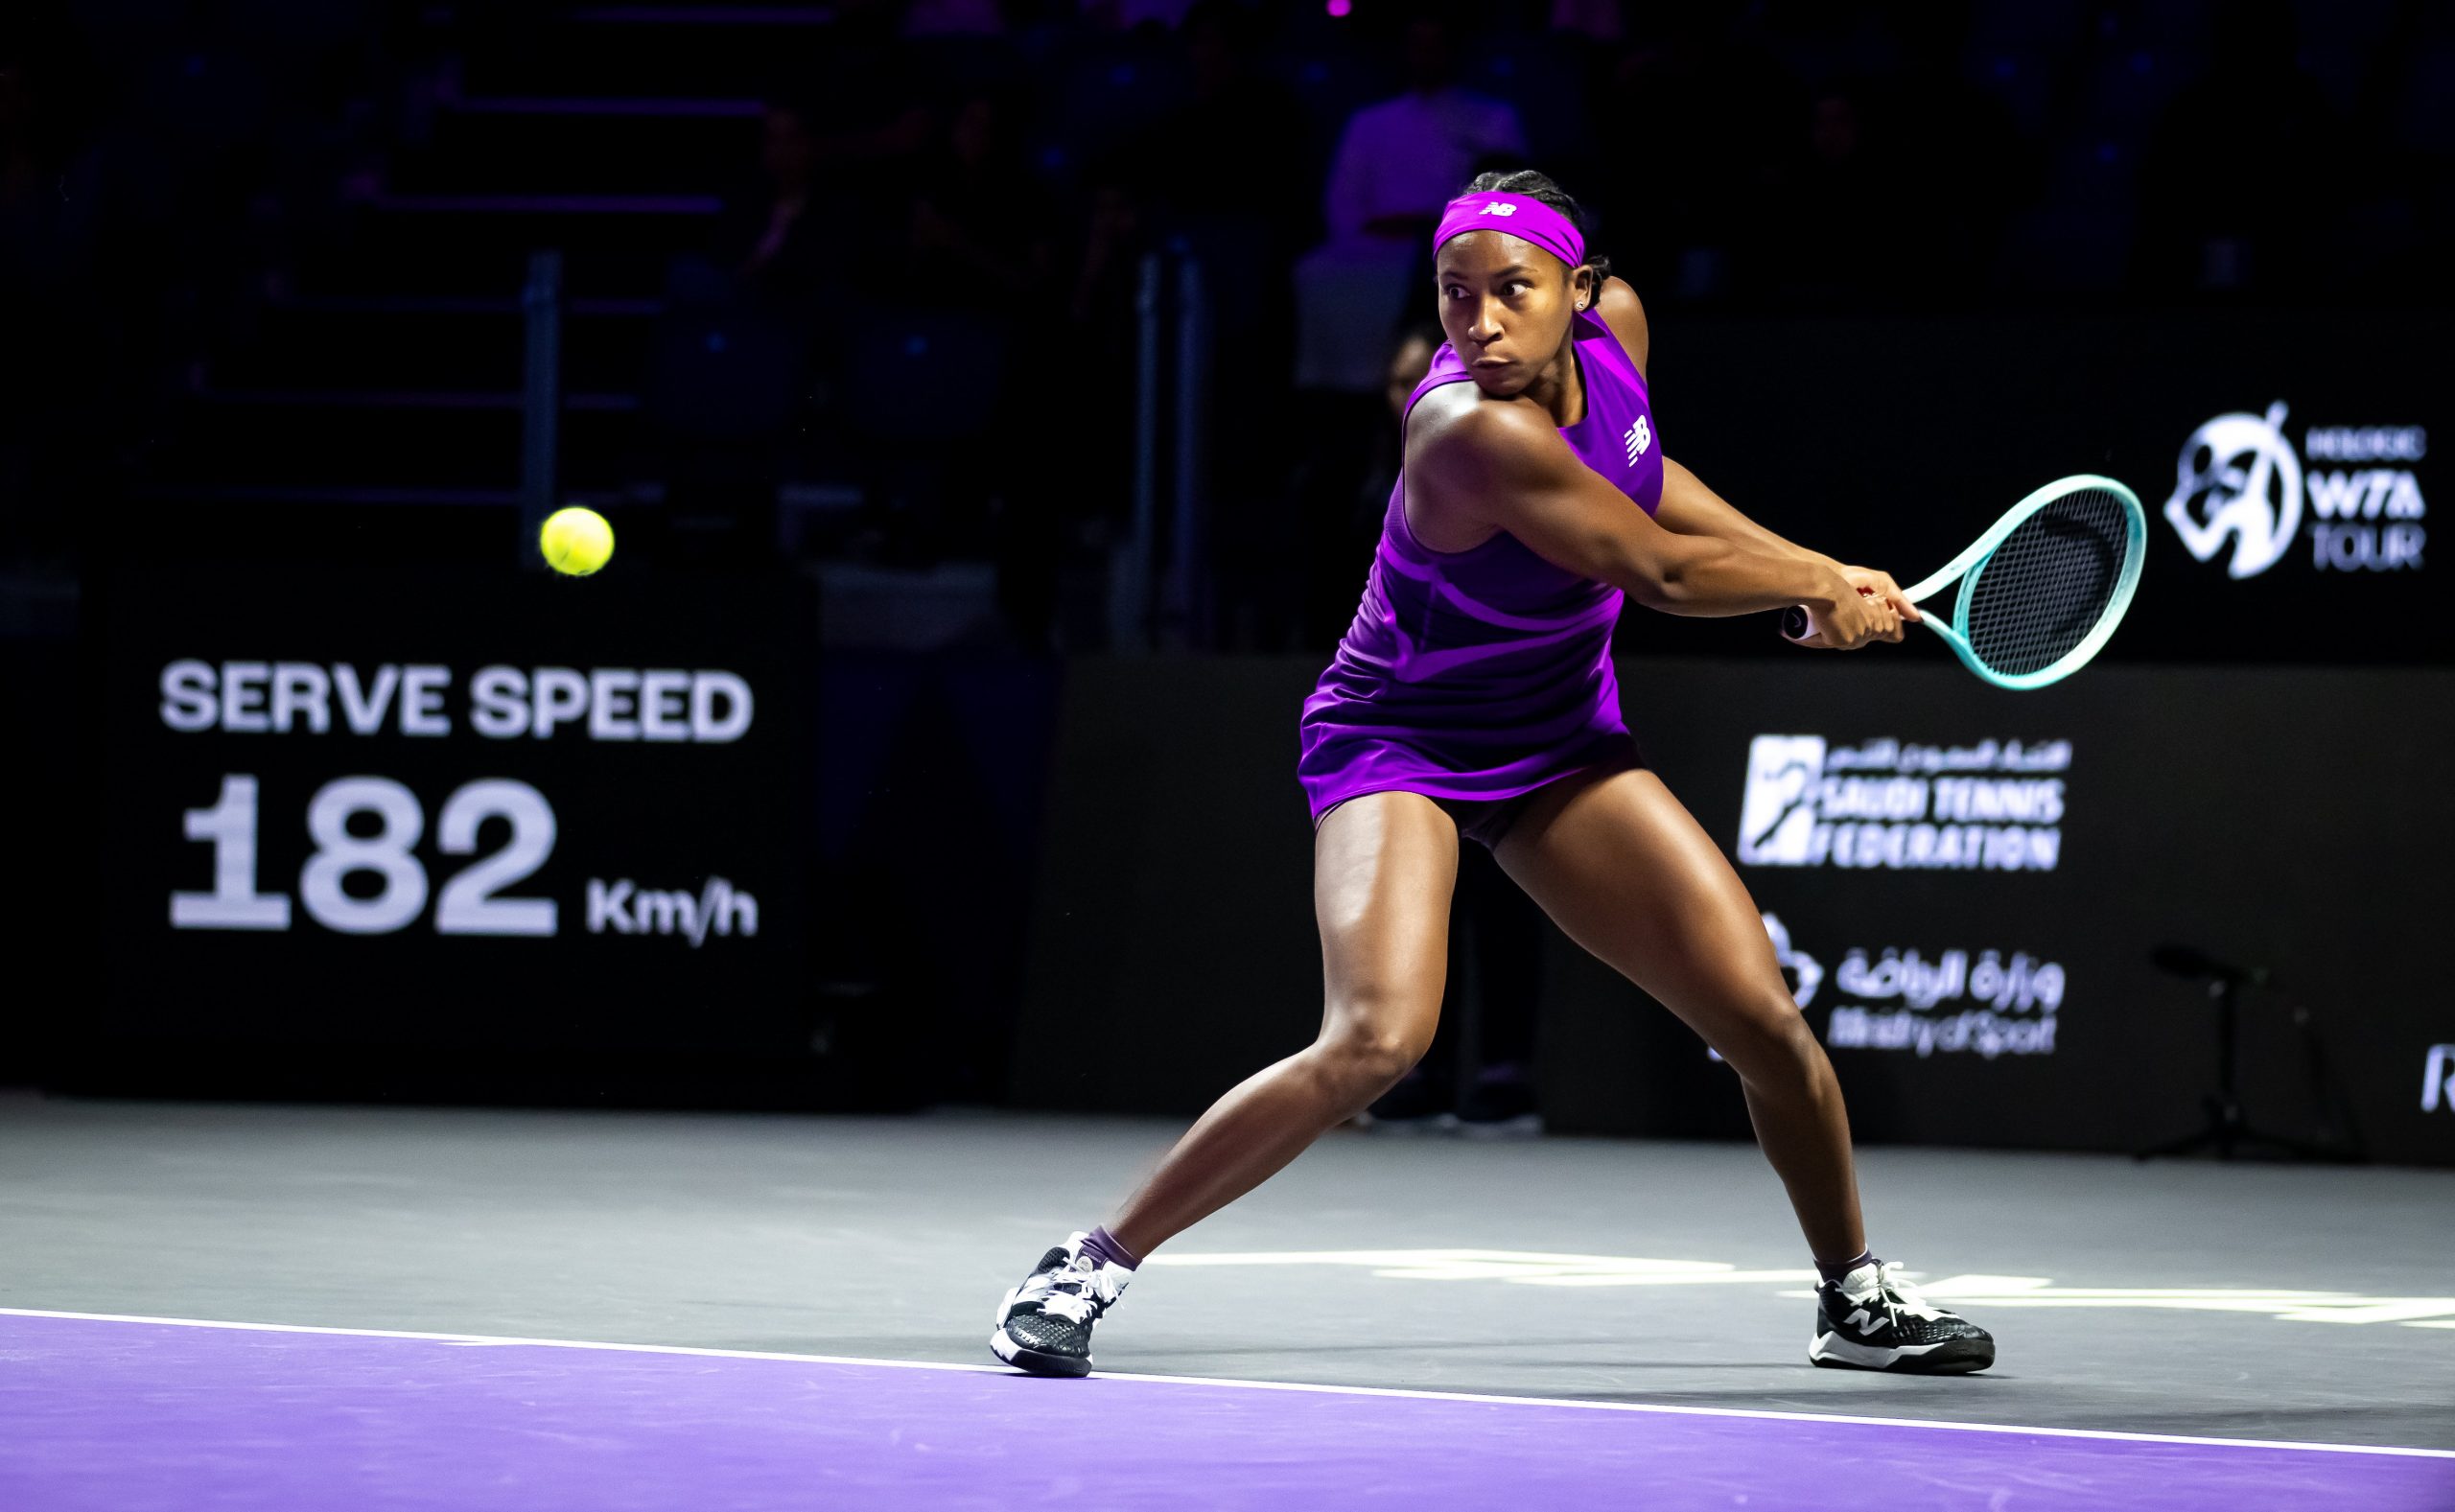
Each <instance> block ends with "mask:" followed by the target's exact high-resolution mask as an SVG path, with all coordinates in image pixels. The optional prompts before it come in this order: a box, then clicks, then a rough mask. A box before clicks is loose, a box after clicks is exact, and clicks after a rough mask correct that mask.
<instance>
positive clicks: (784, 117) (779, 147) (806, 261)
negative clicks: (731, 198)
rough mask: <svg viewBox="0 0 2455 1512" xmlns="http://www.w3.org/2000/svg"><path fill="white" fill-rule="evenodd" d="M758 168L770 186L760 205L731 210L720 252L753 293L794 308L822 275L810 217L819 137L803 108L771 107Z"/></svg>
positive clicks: (719, 243) (721, 226)
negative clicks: (820, 274) (807, 218)
mask: <svg viewBox="0 0 2455 1512" xmlns="http://www.w3.org/2000/svg"><path fill="white" fill-rule="evenodd" d="M818 167H819V149H818V139H817V137H816V135H815V134H814V133H813V132H812V131H811V130H810V125H809V117H808V114H807V111H806V110H805V109H803V108H802V107H801V106H798V105H780V104H775V103H770V104H769V105H768V106H767V111H766V116H765V122H764V135H763V136H762V138H761V146H760V168H761V169H762V170H763V172H764V174H765V178H766V183H765V185H764V186H763V188H762V190H761V192H760V195H759V196H758V197H757V201H756V202H744V201H739V200H737V202H736V203H734V204H732V205H729V206H728V207H727V213H726V218H725V221H721V222H719V230H718V232H717V254H716V255H717V257H718V259H719V261H720V263H721V264H722V265H723V266H724V267H726V268H729V269H730V270H731V271H732V273H733V275H734V276H735V277H736V278H737V279H739V280H740V281H741V283H742V285H743V287H744V288H745V289H746V290H748V291H751V292H752V293H753V294H755V295H757V296H758V297H760V299H762V300H763V301H764V302H766V303H768V304H770V305H772V306H774V307H776V308H778V309H780V310H788V311H789V310H795V309H796V308H797V307H798V306H799V305H800V304H801V302H802V301H803V300H805V299H806V298H807V296H808V295H809V294H810V293H811V292H812V291H813V290H814V289H815V288H816V286H817V283H818V276H819V273H820V268H819V265H818V252H817V249H816V243H817V241H818V239H819V236H820V234H821V232H820V230H819V228H817V227H815V226H813V225H812V224H811V223H810V222H809V221H807V220H806V219H805V217H806V216H807V212H808V210H809V200H810V191H811V188H812V186H813V185H814V184H815V183H816V182H817V177H818Z"/></svg>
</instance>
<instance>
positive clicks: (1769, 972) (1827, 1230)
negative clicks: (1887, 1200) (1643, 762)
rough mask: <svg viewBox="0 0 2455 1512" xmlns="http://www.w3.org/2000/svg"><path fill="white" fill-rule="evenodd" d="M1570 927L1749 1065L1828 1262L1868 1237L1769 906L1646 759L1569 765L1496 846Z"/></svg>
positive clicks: (1504, 864)
mask: <svg viewBox="0 0 2455 1512" xmlns="http://www.w3.org/2000/svg"><path fill="white" fill-rule="evenodd" d="M1494 854H1495V856H1496V857H1497V858H1498V859H1499V861H1500V864H1501V868H1502V870H1504V871H1506V872H1508V874H1509V875H1510V876H1511V877H1512V878H1514V879H1515V880H1516V882H1517V884H1518V885H1519V886H1520V887H1523V888H1524V889H1525V890H1526V892H1527V894H1528V895H1529V896H1531V897H1532V898H1533V899H1534V901H1535V902H1536V903H1538V904H1540V905H1541V906H1542V908H1543V911H1544V912H1545V913H1547V914H1549V915H1551V916H1552V919H1553V921H1554V922H1555V923H1556V924H1558V925H1559V926H1560V928H1561V929H1562V930H1563V931H1565V932H1566V933H1567V935H1568V936H1569V938H1570V939H1572V940H1574V941H1576V942H1578V944H1580V945H1582V946H1584V947H1585V948H1586V949H1587V950H1588V951H1590V952H1592V953H1593V954H1594V955H1595V956H1596V957H1597V958H1598V959H1600V960H1601V961H1602V963H1603V964H1604V965H1608V966H1610V967H1612V968H1613V969H1614V970H1616V971H1618V972H1619V973H1620V974H1621V975H1622V976H1625V977H1626V978H1627V979H1628V980H1629V981H1631V982H1633V983H1635V984H1636V985H1637V986H1638V987H1640V988H1642V989H1645V990H1646V991H1647V992H1648V993H1649V994H1650V995H1651V996H1653V997H1654V998H1655V999H1656V1000H1657V1001H1659V1002H1660V1003H1661V1004H1662V1005H1663V1006H1664V1007H1666V1008H1668V1009H1670V1010H1671V1011H1672V1012H1673V1013H1676V1014H1678V1015H1679V1017H1680V1018H1681V1019H1682V1020H1683V1021H1685V1022H1686V1023H1687V1025H1688V1027H1690V1028H1691V1029H1694V1030H1695V1031H1696V1033H1697V1034H1699V1035H1703V1036H1704V1039H1705V1043H1707V1044H1709V1045H1711V1046H1713V1047H1714V1049H1715V1050H1716V1051H1718V1052H1719V1053H1720V1055H1721V1058H1723V1059H1724V1060H1726V1061H1728V1062H1729V1063H1730V1065H1731V1067H1732V1069H1733V1070H1735V1071H1737V1072H1738V1073H1739V1080H1740V1084H1741V1085H1742V1087H1743V1088H1744V1089H1745V1091H1746V1094H1747V1114H1748V1117H1749V1118H1750V1119H1751V1120H1753V1121H1754V1123H1755V1125H1756V1137H1757V1141H1758V1142H1759V1143H1760V1144H1762V1145H1763V1146H1764V1148H1765V1156H1766V1157H1767V1158H1768V1159H1770V1160H1771V1162H1772V1164H1773V1169H1774V1171H1775V1172H1776V1173H1777V1174H1778V1175H1780V1176H1781V1178H1782V1184H1783V1186H1785V1187H1786V1188H1788V1189H1789V1196H1790V1206H1791V1208H1792V1209H1793V1210H1794V1211H1795V1212H1796V1213H1797V1214H1798V1220H1799V1227H1800V1228H1802V1229H1803V1230H1805V1231H1806V1234H1807V1241H1808V1246H1809V1248H1810V1249H1811V1250H1812V1251H1813V1252H1814V1255H1815V1258H1816V1260H1817V1261H1819V1262H1821V1263H1824V1264H1827V1265H1831V1264H1835V1263H1838V1262H1840V1261H1844V1260H1848V1259H1851V1258H1854V1257H1856V1256H1858V1255H1859V1254H1861V1253H1862V1252H1864V1250H1865V1248H1866V1233H1865V1230H1864V1228H1863V1226H1862V1225H1861V1223H1860V1221H1859V1188H1858V1179H1857V1176H1856V1175H1855V1174H1854V1173H1853V1170H1852V1166H1851V1159H1850V1124H1849V1118H1848V1115H1847V1114H1846V1112H1845V1111H1844V1110H1843V1108H1842V1106H1841V1087H1840V1083H1839V1082H1837V1081H1836V1080H1835V1077H1834V1075H1833V1063H1832V1062H1831V1061H1830V1060H1827V1059H1826V1058H1825V1056H1824V1047H1823V1046H1822V1045H1820V1044H1818V1043H1816V1039H1815V1035H1814V1034H1813V1033H1812V1031H1811V1030H1809V1028H1808V1026H1807V1020H1806V1019H1805V1017H1804V1016H1802V1015H1801V1014H1800V1012H1799V1011H1798V1006H1797V1004H1795V1003H1794V1002H1792V1001H1791V998H1790V993H1789V988H1788V987H1787V986H1786V985H1785V984H1784V982H1783V981H1782V968H1781V966H1780V965H1778V964H1777V963H1776V962H1775V961H1774V959H1773V945H1772V942H1771V940H1770V939H1769V938H1767V936H1766V935H1765V920H1764V916H1763V915H1761V914H1759V913H1758V912H1757V909H1756V904H1755V902H1754V901H1753V900H1752V899H1751V898H1749V896H1747V889H1746V888H1745V887H1744V886H1743V885H1742V884H1741V882H1740V880H1739V874H1738V873H1737V872H1734V871H1732V870H1731V865H1730V862H1729V861H1728V860H1727V859H1726V858H1725V857H1724V856H1723V855H1722V852H1721V849H1720V848H1719V847H1718V846H1716V845H1715V844H1714V842H1713V839H1712V837H1711V836H1709V835H1707V834H1706V833H1705V831H1704V829H1703V827H1702V826H1699V825H1698V824H1697V823H1696V821H1695V819H1694V818H1693V817H1691V816H1690V814H1689V812H1688V810H1687V809H1686V808H1684V807H1682V806H1681V805H1680V803H1679V801H1678V800H1677V799H1675V798H1673V797H1672V795H1671V790H1670V789H1669V788H1667V787H1665V786H1664V785H1663V783H1662V779H1660V778H1657V777H1655V776H1654V775H1653V774H1652V773H1651V772H1648V771H1645V770H1643V769H1641V768H1640V769H1630V770H1626V771H1617V772H1609V773H1605V774H1602V775H1590V774H1589V775H1581V776H1577V777H1570V778H1564V779H1561V780H1560V781H1558V782H1555V783H1554V784H1553V785H1552V786H1551V787H1549V788H1546V789H1544V790H1543V791H1542V792H1541V793H1539V794H1538V795H1536V797H1535V798H1534V799H1533V801H1532V802H1531V803H1528V804H1527V805H1526V807H1525V809H1524V810H1523V811H1522V812H1521V813H1520V814H1519V815H1518V816H1517V819H1516V821H1515V822H1514V823H1513V824H1512V825H1510V826H1509V828H1508V832H1507V833H1506V834H1504V835H1502V836H1501V840H1500V844H1499V846H1498V847H1497V848H1496V849H1495V851H1494Z"/></svg>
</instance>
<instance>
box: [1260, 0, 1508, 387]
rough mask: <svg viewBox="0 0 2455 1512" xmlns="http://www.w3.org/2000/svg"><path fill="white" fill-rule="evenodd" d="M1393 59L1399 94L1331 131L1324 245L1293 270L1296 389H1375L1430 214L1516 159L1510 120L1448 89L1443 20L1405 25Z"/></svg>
mask: <svg viewBox="0 0 2455 1512" xmlns="http://www.w3.org/2000/svg"><path fill="white" fill-rule="evenodd" d="M1403 57H1404V64H1405V74H1406V81H1407V90H1406V93H1404V94H1402V95H1399V96H1398V97H1397V98H1395V99H1393V100H1386V101H1383V102H1382V103H1381V104H1379V105H1367V106H1365V107H1364V108H1363V109H1361V110H1358V111H1357V112H1356V113H1355V115H1354V116H1353V117H1352V118H1350V119H1349V120H1348V122H1347V123H1346V128H1345V130H1344V132H1342V133H1341V135H1340V138H1339V145H1338V151H1337V152H1336V154H1335V155H1334V157H1333V158H1332V161H1331V166H1330V177H1329V184H1328V187H1327V189H1326V191H1325V192H1324V195H1323V197H1322V202H1321V203H1322V213H1323V218H1324V220H1325V221H1326V222H1327V224H1328V230H1329V236H1328V240H1327V241H1325V242H1324V243H1323V244H1321V246H1320V247H1319V248H1317V249H1315V250H1314V251H1313V252H1312V253H1311V254H1309V255H1308V256H1306V257H1305V258H1304V260H1303V261H1302V262H1301V263H1300V264H1298V268H1297V298H1298V320H1299V321H1300V323H1301V329H1300V334H1299V336H1298V344H1297V378H1296V382H1297V385H1298V387H1302V388H1318V389H1333V390H1339V391H1343V392H1347V393H1369V392H1372V391H1373V390H1375V389H1377V388H1379V387H1380V386H1381V382H1382V369H1381V361H1380V355H1381V353H1382V351H1383V349H1384V346H1385V343H1386V341H1387V337H1388V333H1389V330H1390V326H1391V321H1392V320H1393V319H1395V318H1396V317H1397V316H1398V314H1399V312H1400V310H1401V308H1402V305H1401V301H1402V300H1403V299H1405V298H1406V297H1407V296H1408V295H1409V294H1411V293H1418V292H1423V291H1422V290H1421V289H1419V288H1418V287H1417V286H1418V285H1422V284H1425V283H1426V281H1427V279H1428V275H1429V273H1430V265H1431V247H1430V246H1429V245H1428V243H1429V241H1430V239H1431V236H1432V230H1433V227H1434V226H1436V225H1438V223H1439V221H1440V207H1441V206H1442V205H1444V204H1446V203H1448V202H1449V199H1450V198H1451V197H1452V196H1454V195H1456V194H1457V193H1458V189H1459V186H1461V184H1464V183H1465V182H1466V181H1467V180H1468V179H1470V178H1471V177H1473V176H1474V174H1476V173H1478V172H1480V171H1481V170H1483V169H1485V168H1489V167H1498V166H1508V164H1513V163H1522V162H1523V161H1524V158H1525V154H1526V133H1525V130H1524V128H1522V127H1521V126H1520V125H1519V124H1518V119H1517V112H1516V111H1515V110H1514V109H1513V108H1511V107H1510V106H1509V105H1508V103H1507V102H1505V101H1500V100H1493V99H1490V98H1487V97H1485V96H1483V95H1477V94H1471V93H1468V92H1467V91H1465V90H1463V89H1461V88H1459V87H1458V86H1457V83H1456V75H1457V57H1456V43H1455V39H1454V38H1453V36H1452V35H1451V28H1450V23H1449V22H1448V21H1446V20H1444V19H1442V18H1440V17H1438V16H1418V17H1415V19H1413V20H1411V21H1409V22H1408V23H1407V26H1406V31H1405V34H1404V55H1403ZM1426 297H1428V295H1427V296H1426Z"/></svg>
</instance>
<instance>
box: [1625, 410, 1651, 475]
mask: <svg viewBox="0 0 2455 1512" xmlns="http://www.w3.org/2000/svg"><path fill="white" fill-rule="evenodd" d="M1620 439H1621V440H1622V441H1623V442H1625V443H1626V445H1627V448H1628V465H1629V466H1630V467H1634V466H1636V465H1637V458H1639V457H1641V456H1643V455H1645V454H1646V448H1648V447H1649V446H1651V445H1653V427H1651V426H1649V425H1648V424H1647V423H1646V417H1645V416H1643V415H1639V416H1637V423H1636V424H1635V425H1632V426H1630V427H1629V428H1628V433H1627V434H1626V435H1624V436H1622V437H1621V438H1620Z"/></svg>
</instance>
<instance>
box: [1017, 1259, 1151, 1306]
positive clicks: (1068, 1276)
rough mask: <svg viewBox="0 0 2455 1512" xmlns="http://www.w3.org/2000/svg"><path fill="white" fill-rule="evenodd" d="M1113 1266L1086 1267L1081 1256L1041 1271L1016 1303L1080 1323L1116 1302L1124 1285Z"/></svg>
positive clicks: (1024, 1289)
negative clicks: (1062, 1264) (1038, 1305)
mask: <svg viewBox="0 0 2455 1512" xmlns="http://www.w3.org/2000/svg"><path fill="white" fill-rule="evenodd" d="M1114 1269H1115V1267H1113V1266H1099V1265H1092V1266H1087V1265H1085V1264H1084V1263H1083V1257H1081V1256H1077V1257H1076V1258H1075V1259H1073V1260H1072V1261H1069V1262H1068V1263H1066V1264H1065V1265H1064V1266H1062V1267H1060V1268H1057V1269H1055V1270H1044V1271H1041V1272H1040V1274H1039V1275H1036V1276H1034V1277H1032V1279H1031V1283H1030V1284H1029V1285H1027V1286H1025V1287H1024V1288H1023V1293H1022V1295H1021V1296H1020V1297H1018V1298H1017V1301H1024V1302H1037V1303H1039V1304H1040V1311H1041V1312H1042V1313H1049V1314H1055V1315H1057V1316H1059V1317H1062V1318H1064V1319H1066V1320H1067V1321H1069V1322H1074V1323H1080V1322H1084V1321H1086V1320H1087V1319H1088V1318H1090V1317H1091V1316H1092V1315H1093V1314H1096V1313H1097V1312H1099V1311H1100V1310H1101V1309H1103V1308H1105V1307H1107V1306H1108V1305H1109V1304H1110V1303H1111V1302H1113V1301H1115V1300H1116V1299H1117V1295H1118V1293H1120V1292H1122V1291H1124V1290H1125V1284H1124V1283H1123V1282H1122V1281H1120V1280H1118V1279H1117V1277H1116V1276H1114V1275H1113V1274H1111V1272H1112V1271H1113V1270H1114Z"/></svg>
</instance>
